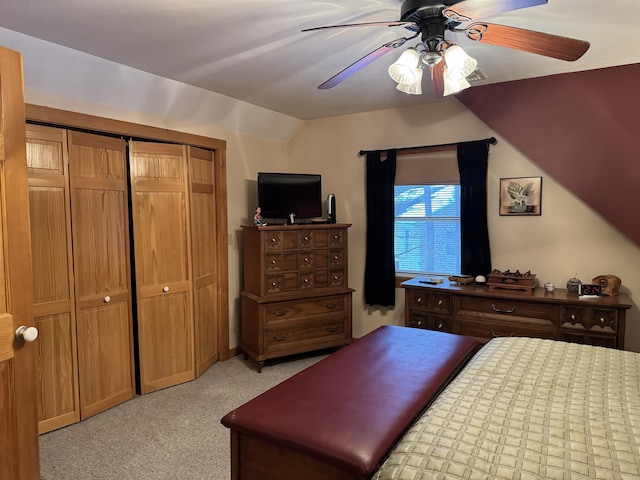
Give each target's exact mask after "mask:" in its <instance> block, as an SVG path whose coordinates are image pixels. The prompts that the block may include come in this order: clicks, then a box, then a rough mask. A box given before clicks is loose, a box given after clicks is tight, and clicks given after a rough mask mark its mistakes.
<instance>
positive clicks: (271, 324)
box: [240, 224, 353, 371]
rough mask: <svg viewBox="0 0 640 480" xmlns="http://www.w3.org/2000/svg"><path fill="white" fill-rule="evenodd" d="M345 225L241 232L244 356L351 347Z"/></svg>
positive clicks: (245, 229) (260, 361)
mask: <svg viewBox="0 0 640 480" xmlns="http://www.w3.org/2000/svg"><path fill="white" fill-rule="evenodd" d="M349 227H350V225H348V224H299V225H276V226H264V227H255V226H244V227H242V244H243V255H244V289H243V291H242V292H241V293H240V299H241V325H240V328H241V337H240V338H241V340H240V348H241V349H242V351H243V352H244V353H245V354H246V355H248V356H249V357H251V358H252V359H254V360H255V361H256V362H257V363H258V371H260V370H262V366H263V364H264V362H265V360H267V359H271V358H277V357H282V356H286V355H292V354H296V353H302V352H308V351H312V350H318V349H322V348H329V347H337V346H342V345H345V344H347V343H349V342H350V341H351V294H352V292H353V290H352V289H351V288H349V286H348V275H347V265H348V261H347V233H348V228H349Z"/></svg>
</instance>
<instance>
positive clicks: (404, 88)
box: [396, 68, 422, 95]
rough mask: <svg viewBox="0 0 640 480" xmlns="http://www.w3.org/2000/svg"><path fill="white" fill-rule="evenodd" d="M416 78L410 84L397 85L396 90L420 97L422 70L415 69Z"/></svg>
mask: <svg viewBox="0 0 640 480" xmlns="http://www.w3.org/2000/svg"><path fill="white" fill-rule="evenodd" d="M415 73H416V78H415V80H414V81H413V82H412V83H399V84H398V85H397V86H396V88H397V89H398V90H400V91H401V92H404V93H408V94H409V95H422V69H421V68H417V69H416V72H415Z"/></svg>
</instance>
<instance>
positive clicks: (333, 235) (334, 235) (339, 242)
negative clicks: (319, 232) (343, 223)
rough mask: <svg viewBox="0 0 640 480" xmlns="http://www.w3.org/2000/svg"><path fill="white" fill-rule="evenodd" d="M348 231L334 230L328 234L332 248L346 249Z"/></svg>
mask: <svg viewBox="0 0 640 480" xmlns="http://www.w3.org/2000/svg"><path fill="white" fill-rule="evenodd" d="M346 234H347V231H346V230H345V229H343V228H332V229H330V230H329V231H328V232H327V235H328V244H329V246H330V247H344V246H345V244H346V242H345V235H346Z"/></svg>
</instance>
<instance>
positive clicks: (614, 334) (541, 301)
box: [402, 277, 631, 349]
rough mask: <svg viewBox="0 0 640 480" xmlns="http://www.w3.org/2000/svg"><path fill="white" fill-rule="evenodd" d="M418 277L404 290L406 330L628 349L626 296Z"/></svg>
mask: <svg viewBox="0 0 640 480" xmlns="http://www.w3.org/2000/svg"><path fill="white" fill-rule="evenodd" d="M425 280H426V279H425V278H424V277H417V278H413V279H411V280H407V281H406V282H403V283H402V287H403V288H404V289H405V325H406V326H410V327H417V328H427V329H431V330H441V331H443V332H451V333H458V334H461V335H469V336H473V337H476V338H479V339H481V340H484V341H488V340H490V339H491V338H492V337H503V336H528V337H539V338H550V339H555V340H564V341H568V342H575V343H585V344H589V345H600V346H605V347H614V348H619V349H623V348H624V329H625V317H626V311H627V310H628V309H629V308H631V300H630V299H629V297H628V296H626V295H617V296H613V297H599V298H596V299H580V298H578V295H577V294H576V293H571V292H569V291H567V290H559V289H556V290H555V291H553V292H546V291H545V290H544V288H540V287H538V288H535V289H534V290H533V291H524V290H503V289H499V288H492V289H490V288H489V287H487V286H483V285H459V284H456V283H450V282H448V281H447V280H445V281H444V283H441V284H437V285H431V284H427V283H423V282H424V281H425Z"/></svg>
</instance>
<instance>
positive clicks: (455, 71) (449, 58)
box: [444, 45, 478, 80]
mask: <svg viewBox="0 0 640 480" xmlns="http://www.w3.org/2000/svg"><path fill="white" fill-rule="evenodd" d="M444 60H445V62H446V63H447V70H448V71H449V77H450V78H451V79H452V80H462V79H463V78H466V77H467V76H469V75H470V74H471V73H472V72H473V71H474V70H475V69H476V67H477V66H478V62H477V60H476V59H475V58H471V57H470V56H469V55H467V52H465V51H464V50H463V49H462V47H459V46H458V45H453V46H451V47H449V48H447V49H446V50H445V52H444Z"/></svg>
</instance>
